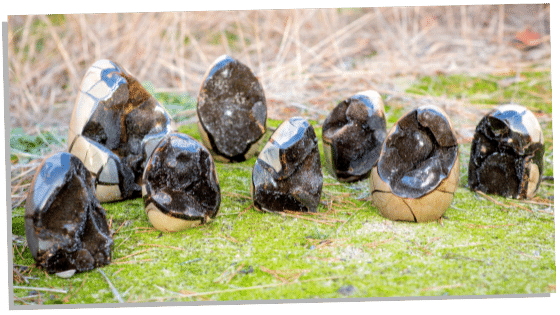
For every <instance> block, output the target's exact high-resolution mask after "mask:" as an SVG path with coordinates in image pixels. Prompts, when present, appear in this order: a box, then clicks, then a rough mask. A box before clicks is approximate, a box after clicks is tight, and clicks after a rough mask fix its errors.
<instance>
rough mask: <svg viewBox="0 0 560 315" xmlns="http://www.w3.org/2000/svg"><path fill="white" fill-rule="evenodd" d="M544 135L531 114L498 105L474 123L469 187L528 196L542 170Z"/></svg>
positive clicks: (515, 108)
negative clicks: (475, 124)
mask: <svg viewBox="0 0 560 315" xmlns="http://www.w3.org/2000/svg"><path fill="white" fill-rule="evenodd" d="M543 144H544V138H543V134H542V130H541V127H540V125H539V122H538V121H537V118H536V117H535V115H533V113H532V112H531V111H529V110H527V109H526V108H525V107H523V106H520V105H514V104H509V105H502V106H499V107H497V108H495V109H494V110H492V111H491V112H490V113H488V114H487V115H486V116H484V118H482V120H481V121H480V122H479V123H478V125H477V127H476V130H475V135H474V139H473V142H472V146H471V156H470V161H469V173H468V174H469V175H468V176H469V177H468V184H469V187H470V188H471V189H472V190H474V191H476V190H479V191H482V192H484V193H490V194H497V195H501V196H504V197H509V198H531V197H533V196H534V195H535V193H536V191H537V189H538V188H539V185H540V181H541V178H542V170H543V155H544V145H543Z"/></svg>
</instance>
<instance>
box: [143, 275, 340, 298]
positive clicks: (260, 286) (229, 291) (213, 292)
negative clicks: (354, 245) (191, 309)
mask: <svg viewBox="0 0 560 315" xmlns="http://www.w3.org/2000/svg"><path fill="white" fill-rule="evenodd" d="M344 277H347V276H332V277H325V278H316V279H307V280H303V281H292V282H287V283H284V282H282V283H274V284H264V285H257V286H252V287H246V288H236V289H227V290H217V291H209V292H201V293H191V294H181V297H194V296H203V295H212V294H222V293H231V292H238V291H245V290H256V289H266V288H273V287H279V286H284V285H291V284H295V283H306V282H314V281H324V280H333V279H341V278H344ZM176 297H177V296H176V295H174V296H163V297H156V298H150V299H146V300H138V301H132V302H134V303H137V302H149V301H163V300H167V299H172V298H176Z"/></svg>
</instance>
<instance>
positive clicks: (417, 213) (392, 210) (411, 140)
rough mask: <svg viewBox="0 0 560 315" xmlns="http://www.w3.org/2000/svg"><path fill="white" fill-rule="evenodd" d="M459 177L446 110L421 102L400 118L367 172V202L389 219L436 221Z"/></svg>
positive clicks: (457, 159) (457, 160)
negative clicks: (368, 183)
mask: <svg viewBox="0 0 560 315" xmlns="http://www.w3.org/2000/svg"><path fill="white" fill-rule="evenodd" d="M458 180H459V149H458V144H457V139H456V137H455V134H454V131H453V128H452V126H451V124H450V121H449V118H448V117H447V114H445V113H444V112H443V111H442V110H441V109H440V108H439V107H436V106H431V105H426V106H420V107H417V108H415V109H413V110H411V111H410V112H408V113H407V114H405V115H404V116H403V117H401V118H400V119H399V120H398V121H397V123H396V124H395V126H393V128H392V129H391V131H390V132H389V135H388V136H387V139H386V140H385V142H384V143H383V148H382V150H381V154H380V157H379V160H378V162H377V165H376V166H375V167H374V168H373V170H372V172H371V176H370V191H371V193H372V204H373V205H374V206H376V207H377V208H378V209H379V212H380V213H381V214H382V215H383V216H385V217H387V218H389V219H392V220H404V221H414V222H427V221H433V220H437V219H438V218H440V217H441V216H442V215H443V213H445V210H447V208H448V207H449V205H450V204H451V201H452V200H453V195H454V193H455V190H456V189H457V182H458Z"/></svg>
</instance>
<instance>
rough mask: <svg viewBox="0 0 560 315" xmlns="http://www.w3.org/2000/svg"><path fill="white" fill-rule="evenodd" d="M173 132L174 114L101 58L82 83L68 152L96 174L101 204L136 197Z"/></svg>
mask: <svg viewBox="0 0 560 315" xmlns="http://www.w3.org/2000/svg"><path fill="white" fill-rule="evenodd" d="M172 129H173V126H172V121H171V118H170V116H169V114H167V112H166V111H165V109H164V108H163V107H162V106H161V105H160V104H159V103H158V102H157V101H156V99H155V98H154V97H153V96H151V95H150V94H149V93H148V92H147V91H146V90H145V89H144V88H143V87H142V86H141V85H140V83H139V82H138V81H137V80H136V79H134V78H133V77H132V76H131V75H130V74H128V72H127V71H126V70H125V69H124V68H122V67H121V66H120V65H118V64H117V63H115V62H112V61H109V60H99V61H97V62H96V63H95V64H93V65H92V66H91V67H90V68H89V69H88V71H87V72H86V75H85V76H84V79H83V80H82V84H81V87H80V93H79V96H78V99H77V101H76V104H75V106H74V110H73V112H72V117H71V120H70V128H69V133H68V144H69V146H68V151H69V152H70V153H72V154H74V155H76V156H77V157H78V158H79V159H80V160H81V161H82V162H83V163H84V165H85V166H86V168H87V169H88V170H89V171H90V172H92V174H93V175H94V177H95V180H96V182H95V185H96V190H97V196H98V198H99V200H100V201H101V202H105V201H115V200H120V199H127V198H135V197H139V196H140V194H141V186H140V185H141V180H142V172H143V170H144V166H145V164H146V159H147V158H148V157H149V156H150V155H151V153H152V150H153V148H154V147H155V145H156V144H157V143H158V142H159V140H161V139H162V138H163V137H164V136H165V135H166V134H169V133H170V132H171V131H172Z"/></svg>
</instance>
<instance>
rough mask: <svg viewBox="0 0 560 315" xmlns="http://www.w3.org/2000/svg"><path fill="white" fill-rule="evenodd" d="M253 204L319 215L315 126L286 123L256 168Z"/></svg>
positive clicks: (319, 173)
mask: <svg viewBox="0 0 560 315" xmlns="http://www.w3.org/2000/svg"><path fill="white" fill-rule="evenodd" d="M251 188H252V189H251V193H252V196H253V202H254V204H255V206H256V207H258V208H259V209H264V210H268V211H283V210H292V211H304V212H316V211H317V206H318V205H319V201H320V198H321V191H322V189H323V173H322V170H321V160H320V155H319V148H318V145H317V136H316V135H315V131H314V130H313V127H312V126H311V125H310V124H309V123H308V122H307V120H305V119H303V118H301V117H293V118H291V119H290V120H287V121H284V122H283V123H282V124H281V125H280V126H279V127H278V129H276V131H275V132H274V133H273V134H272V136H271V137H270V140H269V141H268V142H267V144H266V145H265V147H264V148H263V150H262V151H261V153H260V154H259V156H258V158H257V161H256V163H255V166H254V168H253V181H252V186H251Z"/></svg>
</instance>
